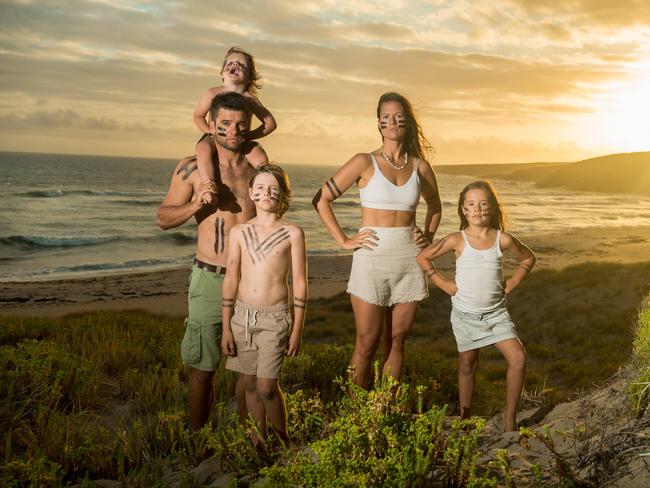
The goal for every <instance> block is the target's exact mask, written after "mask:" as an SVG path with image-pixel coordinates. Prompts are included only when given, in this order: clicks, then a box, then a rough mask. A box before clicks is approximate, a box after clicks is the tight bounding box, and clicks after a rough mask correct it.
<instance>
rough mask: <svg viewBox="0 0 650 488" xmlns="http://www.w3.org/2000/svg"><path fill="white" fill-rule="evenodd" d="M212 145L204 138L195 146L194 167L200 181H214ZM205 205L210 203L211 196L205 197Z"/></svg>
mask: <svg viewBox="0 0 650 488" xmlns="http://www.w3.org/2000/svg"><path fill="white" fill-rule="evenodd" d="M212 153H213V151H212V144H211V143H210V141H209V140H208V138H207V137H206V138H204V139H202V140H201V141H199V143H198V144H197V145H196V166H197V168H198V170H199V176H200V180H201V181H205V180H211V181H214V162H213V160H212ZM204 199H205V203H208V204H210V203H212V201H213V200H214V199H213V197H212V195H211V194H209V195H206V196H205V198H204Z"/></svg>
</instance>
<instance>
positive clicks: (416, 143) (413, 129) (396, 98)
mask: <svg viewBox="0 0 650 488" xmlns="http://www.w3.org/2000/svg"><path fill="white" fill-rule="evenodd" d="M385 102H397V103H399V104H400V105H401V106H402V108H403V109H404V116H405V117H406V135H405V136H404V150H405V151H406V152H407V153H409V154H410V155H412V156H415V157H417V158H419V159H424V160H427V159H428V157H429V155H430V154H431V153H434V152H435V151H434V149H433V147H432V146H431V144H430V143H429V141H428V140H427V138H426V137H424V133H423V132H422V127H421V126H420V123H419V122H418V120H417V117H416V116H415V110H413V106H412V105H411V102H409V101H408V99H407V98H406V97H405V96H403V95H400V94H399V93H396V92H388V93H384V94H383V95H382V96H381V97H379V102H377V119H379V114H380V112H381V106H382V104H383V103H385ZM379 132H381V130H380V131H379ZM382 140H383V136H382Z"/></svg>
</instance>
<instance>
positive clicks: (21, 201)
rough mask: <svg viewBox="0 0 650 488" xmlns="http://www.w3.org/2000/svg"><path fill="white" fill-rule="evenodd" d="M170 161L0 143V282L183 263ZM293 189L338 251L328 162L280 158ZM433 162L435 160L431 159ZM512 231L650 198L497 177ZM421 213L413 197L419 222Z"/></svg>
mask: <svg viewBox="0 0 650 488" xmlns="http://www.w3.org/2000/svg"><path fill="white" fill-rule="evenodd" d="M175 165H176V161H175V160H172V159H142V158H118V157H104V156H80V155H58V154H35V153H9V152H0V185H1V187H2V192H1V193H0V281H5V282H6V281H31V280H44V279H54V278H69V277H75V276H84V275H94V274H103V273H110V272H116V271H129V272H131V271H146V270H153V269H161V268H169V267H177V266H184V265H189V263H190V262H191V259H192V256H193V253H194V249H195V239H196V224H195V223H194V221H193V220H192V221H189V222H187V223H186V224H185V225H183V226H182V227H180V228H178V229H174V230H168V231H162V230H160V228H159V227H158V225H157V224H156V210H157V208H158V205H159V204H160V202H161V201H162V199H163V198H164V196H165V193H166V191H167V187H168V185H169V181H170V178H171V174H172V171H173V169H174V167H175ZM284 167H285V169H286V170H287V172H288V173H289V177H290V179H291V183H292V187H293V192H294V197H293V203H292V205H291V208H290V209H289V211H288V212H287V216H286V217H287V219H288V220H290V221H292V222H295V223H297V224H299V225H301V226H302V227H303V229H304V230H305V234H306V237H307V247H308V253H309V254H312V255H313V254H333V255H337V254H340V253H343V252H344V251H342V250H340V249H339V248H338V247H337V246H336V244H335V243H334V241H333V239H332V238H331V237H330V236H329V234H328V233H327V231H326V230H325V229H324V227H323V225H322V224H321V222H320V220H319V218H318V216H317V215H316V213H315V212H314V209H313V207H312V205H311V200H312V197H313V195H314V193H315V192H316V191H317V190H318V188H319V187H320V185H321V184H322V183H323V182H324V181H325V180H326V179H327V178H329V177H330V176H332V175H333V174H334V172H335V171H336V167H333V166H311V165H309V166H308V165H289V164H287V165H284ZM434 169H435V168H434ZM471 180H472V178H471V177H469V176H459V175H445V174H440V173H438V183H439V187H440V193H441V196H442V200H443V219H442V223H441V225H440V229H439V231H438V236H442V235H445V234H447V233H449V232H452V231H454V230H456V229H457V228H458V216H457V215H456V204H457V198H458V193H459V192H460V190H461V189H462V188H463V186H465V185H466V184H467V183H468V182H470V181H471ZM494 184H495V186H496V188H497V190H498V191H499V192H500V194H501V197H502V200H503V203H504V205H505V207H506V210H507V211H508V217H509V224H510V230H511V232H513V233H515V234H517V235H532V234H540V233H549V232H557V231H566V232H571V230H572V229H574V228H581V227H609V226H628V225H644V226H647V225H650V198H648V197H642V196H636V195H622V194H621V195H619V194H615V195H607V194H600V193H590V192H575V191H568V190H564V189H561V188H552V189H549V188H536V187H535V185H534V184H533V183H529V182H512V181H501V180H494ZM334 208H335V211H336V213H337V216H338V217H339V221H340V222H341V225H342V227H343V228H344V229H345V231H346V232H347V233H349V234H352V233H353V232H354V231H355V229H357V228H358V225H359V221H360V211H359V206H358V191H357V189H356V187H353V188H351V189H350V190H349V191H348V192H347V193H346V194H345V195H344V196H343V197H341V198H340V199H338V200H337V201H336V202H335V203H334ZM423 218H424V203H423V202H421V203H420V207H419V211H418V223H419V224H420V225H421V224H422V220H423Z"/></svg>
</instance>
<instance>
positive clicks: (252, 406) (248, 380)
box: [241, 374, 266, 445]
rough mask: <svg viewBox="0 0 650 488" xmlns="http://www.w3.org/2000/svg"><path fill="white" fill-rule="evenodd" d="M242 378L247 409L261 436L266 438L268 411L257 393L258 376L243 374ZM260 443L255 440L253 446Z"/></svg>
mask: <svg viewBox="0 0 650 488" xmlns="http://www.w3.org/2000/svg"><path fill="white" fill-rule="evenodd" d="M241 378H242V382H243V383H244V391H245V394H246V408H248V412H249V413H250V414H251V415H252V416H253V419H254V420H255V423H256V424H257V428H258V429H259V431H260V435H261V436H262V437H263V438H266V410H265V409H264V402H263V401H262V399H261V398H260V396H259V394H258V391H257V376H255V375H249V374H242V375H241ZM259 442H260V440H259V439H257V438H255V437H254V438H253V444H255V445H257V444H259Z"/></svg>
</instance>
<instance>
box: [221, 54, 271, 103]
mask: <svg viewBox="0 0 650 488" xmlns="http://www.w3.org/2000/svg"><path fill="white" fill-rule="evenodd" d="M233 53H238V54H241V55H243V56H244V57H245V58H246V61H247V62H248V84H247V85H246V91H247V92H248V93H250V94H251V95H255V94H256V93H257V90H259V89H261V88H262V84H261V83H260V78H261V76H260V74H259V73H258V72H257V69H256V68H255V59H254V58H253V55H252V54H250V53H249V52H247V51H244V50H243V49H242V48H241V47H239V46H233V47H231V48H230V49H228V51H227V52H226V55H225V56H224V58H223V63H222V64H221V73H223V70H224V68H225V67H226V62H227V61H228V56H230V55H231V54H233Z"/></svg>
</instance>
